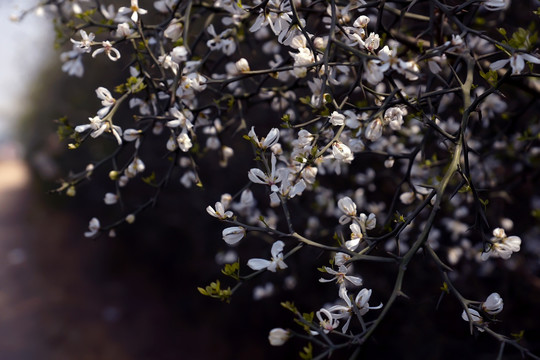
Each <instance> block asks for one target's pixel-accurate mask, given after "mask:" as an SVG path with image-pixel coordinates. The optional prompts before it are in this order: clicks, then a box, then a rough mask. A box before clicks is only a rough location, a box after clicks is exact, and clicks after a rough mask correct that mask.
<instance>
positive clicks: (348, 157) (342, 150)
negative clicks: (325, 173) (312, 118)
mask: <svg viewBox="0 0 540 360" xmlns="http://www.w3.org/2000/svg"><path fill="white" fill-rule="evenodd" d="M332 155H333V156H334V159H336V160H338V161H341V162H344V163H346V164H350V163H351V162H352V161H353V160H354V155H353V153H352V151H351V148H350V147H348V146H347V145H345V144H344V143H342V142H340V141H334V143H333V144H332Z"/></svg>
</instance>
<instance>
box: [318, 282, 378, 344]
mask: <svg viewBox="0 0 540 360" xmlns="http://www.w3.org/2000/svg"><path fill="white" fill-rule="evenodd" d="M371 292H372V290H371V289H362V290H360V292H359V293H358V294H357V295H356V298H355V300H354V305H353V303H352V301H351V298H350V297H349V294H348V293H347V288H345V287H344V286H343V287H340V288H339V297H340V298H341V299H343V301H345V304H346V305H334V306H332V307H330V308H329V309H328V311H330V312H331V313H332V315H333V316H334V317H335V318H336V319H340V320H341V319H346V321H345V324H343V328H342V330H343V332H344V333H345V332H347V330H348V329H349V324H350V322H351V317H352V314H353V312H354V308H353V307H354V306H356V307H357V308H358V312H359V313H360V315H362V316H363V315H365V314H367V312H368V311H369V310H376V309H380V308H382V303H381V304H379V305H378V306H373V307H371V306H369V302H368V301H369V298H370V297H371Z"/></svg>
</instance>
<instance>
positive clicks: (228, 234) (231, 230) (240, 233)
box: [222, 226, 246, 245]
mask: <svg viewBox="0 0 540 360" xmlns="http://www.w3.org/2000/svg"><path fill="white" fill-rule="evenodd" d="M222 235H223V240H224V241H225V242H226V243H227V244H229V245H235V244H237V243H238V242H239V241H240V240H242V239H243V238H244V236H245V235H246V229H245V228H243V227H242V226H232V227H228V228H225V229H223V232H222Z"/></svg>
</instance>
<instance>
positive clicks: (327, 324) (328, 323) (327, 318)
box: [315, 309, 339, 334]
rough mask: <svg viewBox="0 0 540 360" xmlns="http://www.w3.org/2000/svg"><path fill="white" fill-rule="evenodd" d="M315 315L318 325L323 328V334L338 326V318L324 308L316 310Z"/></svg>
mask: <svg viewBox="0 0 540 360" xmlns="http://www.w3.org/2000/svg"><path fill="white" fill-rule="evenodd" d="M316 315H317V319H319V326H320V327H321V328H322V329H323V332H324V333H325V334H328V333H329V332H330V331H332V330H334V329H336V328H337V327H338V326H339V320H338V319H335V318H334V315H333V314H332V313H331V312H330V311H328V310H326V309H321V310H319V311H317V313H316ZM315 334H317V333H315Z"/></svg>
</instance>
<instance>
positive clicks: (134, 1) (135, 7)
mask: <svg viewBox="0 0 540 360" xmlns="http://www.w3.org/2000/svg"><path fill="white" fill-rule="evenodd" d="M130 12H132V14H131V20H133V22H137V21H138V20H139V15H145V14H146V13H147V12H148V10H145V9H141V8H140V7H139V0H131V6H130V7H125V6H122V7H121V8H119V9H118V15H127V14H129V13H130Z"/></svg>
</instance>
